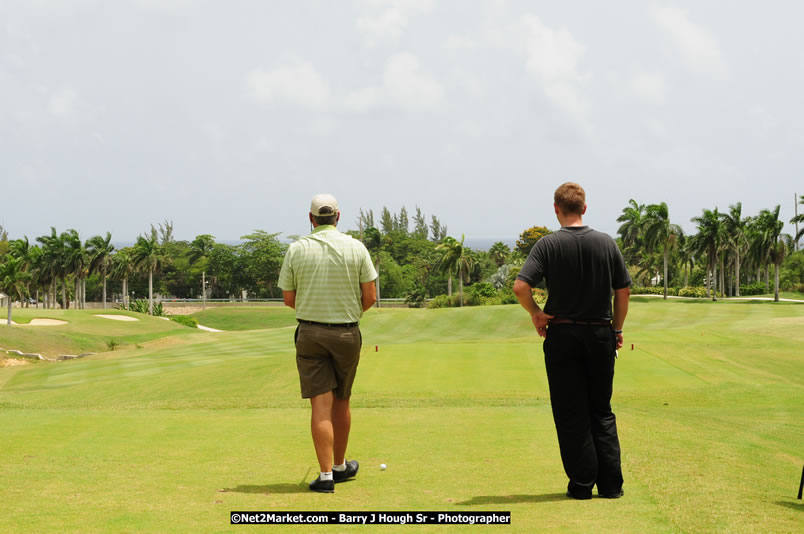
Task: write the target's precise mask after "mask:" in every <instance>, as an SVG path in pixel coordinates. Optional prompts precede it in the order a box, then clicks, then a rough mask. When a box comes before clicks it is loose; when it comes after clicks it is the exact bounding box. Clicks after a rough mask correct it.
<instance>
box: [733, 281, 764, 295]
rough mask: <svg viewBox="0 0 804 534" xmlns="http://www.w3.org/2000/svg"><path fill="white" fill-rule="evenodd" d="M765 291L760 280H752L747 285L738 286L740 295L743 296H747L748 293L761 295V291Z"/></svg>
mask: <svg viewBox="0 0 804 534" xmlns="http://www.w3.org/2000/svg"><path fill="white" fill-rule="evenodd" d="M767 292H768V291H767V290H766V289H765V284H764V283H762V282H754V283H753V284H749V285H747V286H745V285H741V286H740V296H744V297H748V296H750V295H762V294H763V293H767Z"/></svg>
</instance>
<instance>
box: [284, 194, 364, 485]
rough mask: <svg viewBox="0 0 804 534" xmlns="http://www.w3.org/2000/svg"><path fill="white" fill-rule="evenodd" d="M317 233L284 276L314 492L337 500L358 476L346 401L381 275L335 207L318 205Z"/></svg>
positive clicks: (293, 251)
mask: <svg viewBox="0 0 804 534" xmlns="http://www.w3.org/2000/svg"><path fill="white" fill-rule="evenodd" d="M309 216H310V223H312V225H313V227H314V228H313V231H312V233H310V235H307V236H305V237H302V238H300V239H299V240H298V241H296V242H295V243H293V244H291V245H290V248H289V249H288V251H287V253H286V254H285V259H284V262H283V263H282V269H281V271H280V273H279V287H281V288H282V291H283V296H284V301H285V305H286V306H290V307H291V308H293V309H295V310H296V320H297V321H298V322H299V326H298V327H297V328H296V367H297V368H298V370H299V381H300V383H301V393H302V398H305V399H310V406H311V408H312V416H311V419H310V430H311V432H312V435H313V445H314V446H315V452H316V455H317V456H318V464H319V466H320V468H321V474H320V475H319V476H318V478H316V479H315V480H314V481H312V482H311V483H310V489H311V490H313V491H318V492H322V493H333V492H334V491H335V482H342V481H344V480H347V479H349V478H352V477H354V476H355V475H356V474H357V470H358V467H359V465H358V463H357V461H356V460H350V461H348V462H347V461H346V445H347V443H348V441H349V430H350V428H351V424H352V416H351V412H350V410H349V397H350V396H351V394H352V383H353V382H354V379H355V373H356V372H357V364H358V362H359V360H360V348H361V345H362V337H361V335H360V328H359V327H358V322H359V321H360V317H361V316H362V315H363V312H365V311H367V310H368V309H369V308H371V306H372V305H373V304H374V303H375V302H376V300H377V291H376V287H375V285H374V280H375V279H376V278H377V271H375V270H374V265H373V264H372V263H371V256H370V255H369V253H368V250H366V247H365V246H363V243H361V242H360V241H358V240H356V239H353V238H352V237H351V236H348V235H346V234H343V233H341V232H339V231H338V230H337V229H336V228H335V226H336V225H337V224H338V220H339V219H340V216H341V213H340V211H338V201H337V200H336V199H335V197H333V196H332V195H329V194H321V195H316V196H315V197H313V201H312V203H311V204H310V215H309Z"/></svg>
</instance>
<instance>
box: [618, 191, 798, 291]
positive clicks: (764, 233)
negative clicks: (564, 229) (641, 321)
mask: <svg viewBox="0 0 804 534" xmlns="http://www.w3.org/2000/svg"><path fill="white" fill-rule="evenodd" d="M802 203H804V197H802ZM779 211H780V206H778V205H777V206H776V207H775V208H774V209H773V210H767V209H763V210H761V211H760V212H759V214H758V215H756V216H753V217H744V216H743V214H742V204H741V203H740V202H738V203H736V204H733V205H731V206H729V211H728V212H726V213H721V212H719V211H718V209H717V208H715V209H714V210H709V209H703V210H702V213H701V215H699V216H697V217H693V218H692V219H691V220H692V222H694V223H695V224H696V230H697V233H696V234H694V235H691V236H687V235H685V234H684V232H683V230H682V229H681V227H680V226H678V225H676V224H671V223H670V217H669V210H668V208H667V204H665V203H664V202H662V203H660V204H649V205H644V204H639V203H637V202H636V201H635V200H633V199H631V200H630V201H629V203H628V205H627V206H626V207H625V208H623V210H622V214H621V215H620V217H618V218H617V222H620V223H622V224H621V225H620V227H619V228H618V229H617V233H618V234H619V236H620V238H621V240H622V245H623V248H624V250H623V252H624V256H625V258H626V261H627V262H628V263H629V264H631V265H637V266H639V267H640V268H641V269H642V271H643V272H647V273H653V272H656V270H657V266H656V265H655V260H656V253H659V252H661V257H662V260H663V277H662V279H663V282H664V298H665V299H666V298H667V286H668V263H669V262H670V259H671V254H673V253H675V256H676V258H677V259H678V261H679V263H680V264H681V265H682V266H683V268H684V272H685V285H686V283H687V280H688V274H689V271H688V268H691V267H692V266H693V265H694V264H695V263H696V261H700V262H704V264H705V267H706V273H707V276H706V282H707V285H706V296H707V297H709V296H710V294H711V296H712V298H713V300H716V299H717V293H718V288H719V289H720V293H721V294H725V293H726V291H729V292H730V293H732V294H734V295H735V296H740V283H741V281H742V280H743V279H744V278H746V279H750V278H752V275H751V274H749V275H747V276H745V275H741V268H743V267H744V268H748V269H750V271H749V272H751V273H752V272H754V271H755V272H756V278H755V279H756V280H761V278H762V272H763V270H764V274H765V286H766V290H767V291H769V290H770V287H769V272H770V266H771V265H773V266H774V272H775V276H774V278H775V281H774V300H776V301H778V300H779V270H780V266H781V264H782V261H783V260H784V258H785V257H786V255H787V254H788V253H790V252H792V251H793V250H794V247H795V245H794V243H795V239H794V238H793V237H791V236H789V235H787V234H783V233H782V229H783V227H784V222H783V221H782V220H781V219H780V218H779ZM794 221H795V219H794V220H793V221H791V222H794ZM800 233H804V232H800ZM797 237H800V235H799V236H797ZM727 272H728V273H729V274H728V276H729V280H728V281H727V279H726V276H727V274H726V273H727Z"/></svg>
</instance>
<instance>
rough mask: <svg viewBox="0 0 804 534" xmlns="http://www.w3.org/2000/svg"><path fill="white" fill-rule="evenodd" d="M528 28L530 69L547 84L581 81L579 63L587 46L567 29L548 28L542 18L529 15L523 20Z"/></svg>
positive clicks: (527, 50) (527, 42) (528, 67)
mask: <svg viewBox="0 0 804 534" xmlns="http://www.w3.org/2000/svg"><path fill="white" fill-rule="evenodd" d="M523 23H524V26H525V29H526V32H527V33H526V39H527V41H526V47H527V49H526V52H527V56H528V57H527V64H526V68H527V70H528V71H529V72H531V73H533V74H535V75H537V76H539V77H540V78H542V79H544V80H545V81H548V82H552V81H571V80H578V79H580V78H581V76H580V75H579V74H578V71H577V67H578V61H579V60H580V59H581V56H582V55H583V53H584V47H583V45H582V44H580V43H579V42H578V41H576V40H575V39H574V38H573V37H572V34H570V32H568V31H567V30H565V29H561V30H553V29H551V28H548V27H547V26H545V25H544V24H542V21H541V20H539V18H538V17H536V16H533V15H527V16H525V17H524V20H523Z"/></svg>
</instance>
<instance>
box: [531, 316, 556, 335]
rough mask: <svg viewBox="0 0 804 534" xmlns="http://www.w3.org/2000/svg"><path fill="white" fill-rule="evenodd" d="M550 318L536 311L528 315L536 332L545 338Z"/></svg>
mask: <svg viewBox="0 0 804 534" xmlns="http://www.w3.org/2000/svg"><path fill="white" fill-rule="evenodd" d="M552 318H553V316H552V315H547V314H546V313H544V312H543V311H542V310H537V311H535V312H532V313H531V314H530V320H531V321H533V326H535V327H536V332H538V333H539V335H540V336H541V337H547V323H548V322H549V321H550V319H552Z"/></svg>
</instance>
